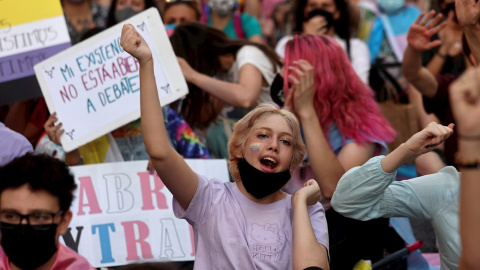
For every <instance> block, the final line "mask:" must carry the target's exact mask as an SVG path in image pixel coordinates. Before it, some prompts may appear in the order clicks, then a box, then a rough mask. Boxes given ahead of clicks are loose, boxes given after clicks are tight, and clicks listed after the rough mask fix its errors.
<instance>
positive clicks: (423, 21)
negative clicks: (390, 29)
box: [402, 0, 480, 165]
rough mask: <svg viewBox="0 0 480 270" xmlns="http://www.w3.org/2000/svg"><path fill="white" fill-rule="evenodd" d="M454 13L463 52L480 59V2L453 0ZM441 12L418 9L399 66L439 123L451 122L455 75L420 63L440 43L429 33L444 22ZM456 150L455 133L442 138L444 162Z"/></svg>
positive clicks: (437, 28)
mask: <svg viewBox="0 0 480 270" xmlns="http://www.w3.org/2000/svg"><path fill="white" fill-rule="evenodd" d="M455 4H456V15H457V18H458V21H459V23H460V25H462V26H463V31H464V34H465V38H466V41H467V42H465V43H464V44H463V50H464V53H465V55H468V56H469V59H470V61H472V64H475V63H476V62H477V61H480V49H479V48H480V30H479V29H480V28H479V27H480V22H479V19H480V6H478V5H476V1H475V0H457V1H456V2H455ZM441 17H442V15H441V14H438V15H435V12H434V11H430V12H429V13H428V14H425V13H422V14H421V15H420V16H419V17H418V18H417V20H416V21H415V23H414V24H413V25H412V26H411V28H410V30H409V32H408V37H407V39H408V46H407V49H406V50H405V56H404V61H403V64H402V70H403V73H404V75H405V77H406V78H407V79H408V81H409V82H410V83H411V84H413V85H414V86H415V88H416V89H418V91H420V93H422V95H423V105H424V106H425V110H426V111H427V112H429V113H434V114H435V115H436V116H437V117H438V119H439V120H440V122H441V123H443V124H448V123H451V122H453V115H452V111H451V107H450V103H449V102H448V101H449V96H448V87H449V86H450V84H451V83H452V82H453V81H454V80H455V79H456V78H457V76H455V75H453V74H443V75H442V74H437V75H436V76H434V75H433V74H432V73H431V72H430V71H429V70H428V69H427V68H425V67H422V63H421V53H422V52H423V51H425V50H430V49H431V48H434V47H437V46H440V45H441V41H440V40H435V41H431V40H430V39H431V37H432V35H434V34H435V33H438V32H439V31H440V30H441V29H442V28H443V27H445V25H446V22H443V23H439V22H440V21H441ZM456 151H457V140H456V134H453V138H452V139H451V140H448V141H446V142H445V162H446V164H447V165H454V164H455V163H454V159H455V157H454V156H455V152H456Z"/></svg>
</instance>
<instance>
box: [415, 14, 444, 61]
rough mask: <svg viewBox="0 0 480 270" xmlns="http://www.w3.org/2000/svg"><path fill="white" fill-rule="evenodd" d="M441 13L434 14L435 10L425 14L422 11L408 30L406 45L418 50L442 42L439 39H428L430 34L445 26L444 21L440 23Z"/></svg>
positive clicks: (428, 48) (420, 50) (427, 48)
mask: <svg viewBox="0 0 480 270" xmlns="http://www.w3.org/2000/svg"><path fill="white" fill-rule="evenodd" d="M441 19H442V14H437V15H436V16H435V11H433V10H432V11H430V12H429V13H427V14H425V12H422V13H421V14H420V15H419V16H418V18H417V19H416V20H415V22H414V23H413V24H412V26H410V30H409V31H408V35H407V41H408V45H410V46H411V47H412V48H414V49H415V50H417V51H419V52H423V51H426V50H430V49H432V48H435V47H437V46H439V45H440V44H442V42H441V41H440V40H435V41H430V39H431V38H432V36H433V35H434V34H436V33H438V31H440V30H441V29H442V28H444V27H445V26H446V22H443V23H440V24H439V22H440V20H441Z"/></svg>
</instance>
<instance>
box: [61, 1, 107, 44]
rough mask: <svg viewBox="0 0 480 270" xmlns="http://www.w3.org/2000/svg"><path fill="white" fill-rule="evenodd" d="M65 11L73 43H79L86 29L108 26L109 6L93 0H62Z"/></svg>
mask: <svg viewBox="0 0 480 270" xmlns="http://www.w3.org/2000/svg"><path fill="white" fill-rule="evenodd" d="M61 2H62V7H63V13H64V14H65V19H66V20H65V21H66V23H67V29H68V33H69V34H70V39H71V41H72V44H75V43H78V42H79V41H80V39H81V36H82V35H83V33H85V32H86V31H88V30H90V29H92V28H95V27H106V26H107V25H106V21H107V16H108V7H105V6H102V5H99V4H97V3H96V2H95V1H93V0H62V1H61Z"/></svg>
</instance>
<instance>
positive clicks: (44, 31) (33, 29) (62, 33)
mask: <svg viewBox="0 0 480 270" xmlns="http://www.w3.org/2000/svg"><path fill="white" fill-rule="evenodd" d="M69 42H70V36H69V34H68V30H67V25H66V23H65V18H64V17H63V15H61V16H56V17H51V18H48V19H44V20H40V21H34V22H30V23H25V24H20V25H15V26H12V27H11V28H4V29H0V58H2V57H6V56H9V55H15V54H19V53H24V52H28V51H33V50H38V49H43V48H46V47H50V46H54V45H59V44H63V43H69Z"/></svg>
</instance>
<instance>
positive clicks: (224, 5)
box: [208, 0, 235, 17]
mask: <svg viewBox="0 0 480 270" xmlns="http://www.w3.org/2000/svg"><path fill="white" fill-rule="evenodd" d="M208 5H209V6H210V8H211V9H212V10H213V11H215V13H216V14H217V15H218V16H220V17H226V16H228V15H230V14H232V13H233V10H234V8H235V0H210V1H209V2H208Z"/></svg>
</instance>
